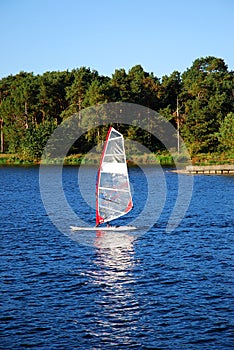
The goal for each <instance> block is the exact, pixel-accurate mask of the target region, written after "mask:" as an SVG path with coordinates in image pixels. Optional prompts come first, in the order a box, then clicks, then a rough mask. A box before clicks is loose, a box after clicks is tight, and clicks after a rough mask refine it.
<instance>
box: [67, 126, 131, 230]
mask: <svg viewBox="0 0 234 350" xmlns="http://www.w3.org/2000/svg"><path fill="white" fill-rule="evenodd" d="M132 208H133V201H132V195H131V188H130V183H129V176H128V168H127V162H126V155H125V147H124V138H123V135H122V134H121V133H120V132H119V131H117V130H115V129H114V128H113V127H110V128H109V130H108V133H107V137H106V141H105V144H104V148H103V151H102V155H101V159H100V165H99V168H98V173H97V182H96V226H95V227H77V226H71V229H72V230H73V231H78V230H108V231H110V230H117V231H124V230H134V229H136V227H134V226H109V223H110V221H112V220H115V219H118V218H120V217H121V216H123V215H126V214H127V213H129V211H130V210H132ZM104 223H107V226H100V227H99V225H101V224H104Z"/></svg>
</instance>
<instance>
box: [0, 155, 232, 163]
mask: <svg viewBox="0 0 234 350" xmlns="http://www.w3.org/2000/svg"><path fill="white" fill-rule="evenodd" d="M127 161H128V164H129V165H134V164H155V165H162V166H175V164H177V165H178V164H181V165H182V166H183V165H186V163H187V164H188V161H187V159H186V156H184V155H183V154H180V155H176V156H174V158H173V156H172V155H171V154H170V153H168V152H161V153H157V154H153V153H150V154H147V153H145V154H136V155H132V154H131V156H129V157H128V155H127ZM99 162H100V154H98V153H93V154H92V155H91V154H89V155H88V156H87V155H86V156H85V155H83V154H73V155H69V156H67V157H66V158H65V159H62V158H53V159H48V160H43V164H48V165H58V164H64V165H81V164H87V165H98V164H99ZM40 163H41V161H40V160H30V159H24V158H21V157H20V156H19V155H17V154H0V165H38V164H40ZM233 163H234V154H232V153H228V154H227V153H221V154H220V153H208V154H199V155H196V156H194V157H193V158H192V164H193V165H222V164H233Z"/></svg>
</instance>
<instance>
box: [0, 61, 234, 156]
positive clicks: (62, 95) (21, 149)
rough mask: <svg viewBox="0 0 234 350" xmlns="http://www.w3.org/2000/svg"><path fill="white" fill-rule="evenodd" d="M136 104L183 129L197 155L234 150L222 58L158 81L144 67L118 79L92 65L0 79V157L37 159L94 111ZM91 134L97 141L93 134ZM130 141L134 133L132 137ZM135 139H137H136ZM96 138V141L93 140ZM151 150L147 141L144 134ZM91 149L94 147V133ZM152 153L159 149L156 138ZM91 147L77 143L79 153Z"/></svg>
mask: <svg viewBox="0 0 234 350" xmlns="http://www.w3.org/2000/svg"><path fill="white" fill-rule="evenodd" d="M108 102H130V103H137V104H140V105H143V106H146V107H149V108H151V109H153V110H155V111H157V112H159V113H160V114H161V115H162V116H164V117H165V118H166V119H167V120H169V121H170V122H171V123H172V124H173V125H174V126H175V127H178V125H179V130H180V134H181V136H182V137H183V139H184V141H185V142H186V144H187V147H188V149H189V151H190V153H191V155H192V156H196V155H199V154H201V153H212V152H220V153H221V152H227V153H229V154H230V153H233V152H234V136H233V135H234V72H233V71H229V70H228V67H227V65H226V64H225V62H224V60H223V59H221V58H216V57H212V56H209V57H205V58H199V59H196V60H195V61H194V62H193V64H192V66H191V68H188V69H187V70H186V71H185V72H183V73H180V72H178V71H174V72H173V73H172V74H171V75H169V76H167V75H165V76H163V77H162V78H158V77H156V76H154V74H153V73H148V72H145V71H144V69H143V68H142V67H141V65H136V66H134V67H132V68H131V69H130V70H129V71H128V72H126V71H125V70H124V69H116V70H115V72H114V73H113V75H112V77H108V76H102V75H99V73H98V72H97V71H95V70H90V68H87V67H81V68H78V69H73V70H72V71H63V72H46V73H44V74H43V75H34V74H33V73H26V72H20V73H19V74H16V75H14V76H13V75H10V76H8V77H5V78H2V79H1V80H0V129H1V153H10V154H18V155H19V156H20V157H22V158H23V159H39V158H40V156H41V154H42V151H43V148H44V146H45V144H46V142H47V140H48V138H49V136H50V135H51V134H52V132H53V130H54V129H55V128H56V127H57V126H58V125H59V124H60V123H61V122H62V121H63V120H64V119H66V118H68V117H69V116H71V115H73V114H74V113H79V112H80V111H81V110H82V109H84V108H87V107H89V106H97V105H99V104H103V103H108ZM93 135H97V133H96V132H95V133H94V134H93ZM128 136H129V132H128ZM130 136H131V135H130ZM93 137H94V136H93ZM141 139H142V142H143V143H144V144H145V145H146V146H147V142H148V139H149V137H148V135H145V136H144V133H143V135H141ZM87 140H88V141H87V143H90V142H91V143H92V142H93V143H95V142H96V141H97V140H94V139H93V140H92V135H91V136H90V135H89V138H87ZM150 147H151V150H152V151H158V150H160V147H163V146H162V145H160V144H159V143H158V142H157V140H155V144H153V145H152V139H151V145H150ZM88 148H89V146H88V144H86V142H85V138H84V139H83V141H82V142H80V143H77V144H76V148H74V149H73V152H76V153H84V152H86V151H87V150H88Z"/></svg>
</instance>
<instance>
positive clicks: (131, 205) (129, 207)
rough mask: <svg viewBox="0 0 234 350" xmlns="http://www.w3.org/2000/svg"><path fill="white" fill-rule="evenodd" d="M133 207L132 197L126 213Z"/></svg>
mask: <svg viewBox="0 0 234 350" xmlns="http://www.w3.org/2000/svg"><path fill="white" fill-rule="evenodd" d="M132 207H133V204H132V200H131V199H130V201H129V203H128V206H127V208H126V209H125V213H128V212H129V211H130V210H131V209H132Z"/></svg>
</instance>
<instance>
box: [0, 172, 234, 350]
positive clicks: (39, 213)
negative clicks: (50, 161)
mask: <svg viewBox="0 0 234 350" xmlns="http://www.w3.org/2000/svg"><path fill="white" fill-rule="evenodd" d="M56 169H57V168H56V167H48V174H47V178H48V179H50V181H52V180H53V176H54V174H55V173H56ZM95 173H96V169H95V168H93V167H83V168H82V169H81V170H80V175H79V174H78V168H77V167H65V168H64V169H63V174H62V177H63V190H64V193H65V197H66V199H67V202H68V203H69V206H70V208H72V211H73V212H74V213H76V215H77V216H78V217H79V218H81V219H82V220H84V222H85V223H87V224H90V225H92V224H94V221H95V218H94V216H95V203H94V201H95V196H94V189H95ZM0 178H1V187H0V191H1V205H0V206H1V229H0V230H1V264H0V270H1V278H0V286H1V296H0V302H1V315H0V318H1V323H0V330H1V333H0V348H1V349H27V348H31V349H56V350H57V349H207V350H208V349H209V350H211V349H215V350H217V349H222V350H223V349H233V347H234V334H233V325H234V313H233V311H234V310H233V290H234V287H233V273H234V269H233V265H234V264H233V251H234V235H233V233H234V215H233V207H234V177H233V176H222V175H220V176H205V175H198V176H195V177H194V184H193V192H192V198H191V202H190V204H189V207H188V209H187V211H186V213H185V214H184V215H183V217H182V218H181V219H182V221H181V222H178V223H177V226H176V227H175V229H174V230H172V231H170V232H169V231H168V230H167V229H166V228H167V224H168V220H169V218H170V215H171V212H172V210H173V207H174V205H175V201H176V198H177V196H178V176H177V174H175V173H172V172H170V171H169V169H160V170H158V169H156V171H155V169H153V168H149V169H148V170H147V175H145V173H144V171H142V170H141V169H140V168H134V167H133V168H130V180H131V186H132V191H133V201H134V209H133V211H132V212H130V213H129V214H128V215H127V216H126V217H124V218H122V219H121V221H120V223H124V222H128V221H131V220H132V219H134V217H139V218H140V219H139V222H140V224H142V225H143V226H144V224H145V225H148V226H150V227H149V228H148V229H144V230H143V231H142V232H141V233H140V234H135V235H134V234H130V233H128V232H126V233H121V234H120V233H119V234H117V233H115V234H111V233H104V232H100V233H99V234H96V233H95V234H93V236H92V237H91V236H88V235H87V236H85V233H84V232H83V233H81V234H80V235H79V234H76V235H73V234H72V233H71V232H70V230H69V225H70V223H71V222H70V220H71V218H70V217H69V216H66V215H67V214H66V213H67V212H66V210H64V211H63V206H62V204H61V203H59V202H58V197H56V189H55V190H54V191H55V192H54V193H55V195H54V198H53V192H48V193H49V194H50V196H48V198H52V199H54V204H53V205H54V206H53V205H52V207H51V208H50V209H51V211H49V210H48V208H47V211H46V210H45V208H44V205H43V202H42V200H41V195H40V188H39V168H38V167H14V166H12V167H11V166H9V167H4V166H3V167H0ZM146 178H147V179H148V180H149V181H151V183H150V186H148V187H147V181H146ZM181 179H182V183H183V181H184V183H186V181H187V180H186V179H187V176H186V175H183V177H182V178H181ZM50 181H49V180H48V191H50V189H49V187H51V186H49V184H50V183H51V182H50ZM148 185H149V182H148ZM79 189H80V190H79ZM162 189H163V190H162ZM147 195H148V196H149V197H150V198H153V200H152V201H149V203H148V204H147ZM55 206H56V208H58V212H57V213H56V215H55V213H54V210H53V208H55ZM142 213H143V214H142ZM55 216H56V219H53V218H54V217H55ZM58 216H60V219H59V218H58ZM56 220H57V221H56ZM59 220H60V221H59ZM52 221H53V222H52ZM59 222H60V223H61V222H62V224H61V225H62V226H61V227H62V232H63V233H62V232H61V231H60V230H59V229H58V226H59V225H60V223H59ZM74 224H76V223H75V222H74ZM59 227H60V226H59Z"/></svg>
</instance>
